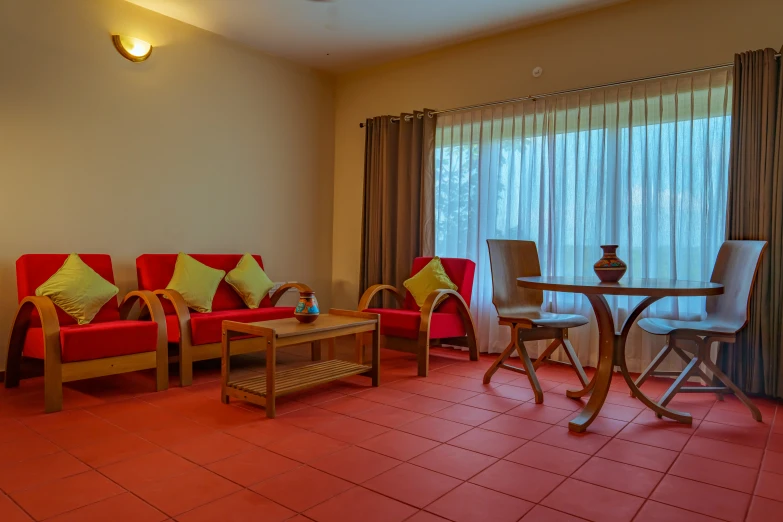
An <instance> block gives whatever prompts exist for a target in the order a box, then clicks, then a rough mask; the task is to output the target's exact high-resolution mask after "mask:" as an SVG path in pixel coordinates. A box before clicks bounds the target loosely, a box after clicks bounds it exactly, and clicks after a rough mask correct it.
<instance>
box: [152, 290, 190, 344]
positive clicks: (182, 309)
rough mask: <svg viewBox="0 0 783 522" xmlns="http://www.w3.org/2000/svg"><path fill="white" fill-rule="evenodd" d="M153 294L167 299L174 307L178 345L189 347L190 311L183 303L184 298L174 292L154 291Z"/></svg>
mask: <svg viewBox="0 0 783 522" xmlns="http://www.w3.org/2000/svg"><path fill="white" fill-rule="evenodd" d="M153 293H154V294H155V295H157V296H160V297H163V298H166V299H168V300H169V302H170V303H171V305H172V306H173V307H174V312H175V313H176V314H177V323H178V324H179V340H180V343H186V344H187V345H188V346H190V309H189V308H188V305H187V303H185V298H184V297H182V294H180V293H179V292H177V291H176V290H168V289H163V290H155V291H154V292H153ZM161 306H162V305H161Z"/></svg>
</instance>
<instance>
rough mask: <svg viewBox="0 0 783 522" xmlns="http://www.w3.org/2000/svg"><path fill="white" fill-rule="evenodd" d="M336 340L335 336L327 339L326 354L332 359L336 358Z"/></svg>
mask: <svg viewBox="0 0 783 522" xmlns="http://www.w3.org/2000/svg"><path fill="white" fill-rule="evenodd" d="M335 342H336V339H335V338H334V337H330V338H329V339H327V340H326V356H327V358H328V359H329V360H330V361H331V360H333V359H334V351H335Z"/></svg>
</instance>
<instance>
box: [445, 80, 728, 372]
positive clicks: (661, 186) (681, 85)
mask: <svg viewBox="0 0 783 522" xmlns="http://www.w3.org/2000/svg"><path fill="white" fill-rule="evenodd" d="M731 81H732V74H731V68H724V69H716V70H713V71H709V72H704V73H697V74H692V75H683V76H676V77H670V78H666V79H661V80H654V81H647V82H638V83H633V84H628V85H624V86H619V87H610V88H602V89H593V90H589V91H583V92H580V93H574V94H569V95H563V96H558V97H546V98H541V99H538V100H534V101H533V100H531V101H523V102H518V103H508V104H503V105H497V106H494V107H489V108H485V109H478V110H471V111H463V112H454V113H447V114H442V115H439V117H438V121H437V134H436V152H435V173H436V184H435V206H436V208H435V221H436V224H435V227H436V228H435V234H436V238H435V252H436V254H437V255H439V256H442V257H467V258H470V259H472V260H474V261H475V262H476V264H477V270H476V280H475V287H474V292H473V302H472V304H471V309H472V311H473V314H474V318H475V320H476V323H477V327H478V332H479V339H480V346H481V349H482V350H483V351H489V352H500V351H502V349H503V348H505V346H506V345H507V343H508V336H509V329H508V328H506V327H504V328H501V327H499V326H498V325H497V315H496V313H495V309H494V307H493V306H492V280H491V274H490V267H489V260H488V255H487V245H486V240H487V239H491V238H505V239H530V240H534V241H535V242H536V243H537V244H538V250H539V257H540V262H541V269H542V273H543V274H545V275H566V276H569V275H576V276H590V275H592V274H593V268H592V267H593V264H594V263H595V261H597V260H598V259H599V258H600V257H601V249H600V248H599V246H600V245H602V244H607V243H617V244H619V245H620V248H619V250H618V255H619V256H620V258H621V259H623V260H624V261H626V263H628V266H629V269H628V273H627V275H626V277H651V278H667V279H669V278H671V279H687V280H708V279H709V277H710V273H711V271H712V265H713V263H714V260H715V257H716V255H717V252H718V248H719V247H720V244H721V243H722V242H723V239H724V233H725V228H726V227H725V214H726V190H727V189H726V187H727V176H728V157H729V142H730V129H731V122H730V119H731V99H732V95H731V90H732V85H731ZM607 299H608V300H609V303H610V305H611V307H612V310H613V312H614V315H615V321H618V322H622V320H624V318H625V316H626V315H627V314H628V312H629V311H630V309H632V307H633V305H634V304H635V303H636V302H638V301H639V298H633V297H611V298H609V297H608V298H607ZM544 307H545V308H546V309H547V310H550V311H553V312H572V313H573V312H576V313H580V314H583V315H585V316H586V317H588V318H590V320H591V322H590V324H589V325H585V326H583V327H580V328H576V329H573V330H572V331H571V333H570V337H571V340H572V341H573V344H574V347H575V348H576V350H577V353H578V354H579V358H580V360H581V361H582V363H583V364H589V365H595V364H596V363H597V355H598V349H597V343H598V332H597V328H596V325H595V320H594V318H593V312H592V309H591V308H590V305H589V303H588V302H587V300H586V299H585V298H584V297H583V296H582V295H576V294H562V293H549V292H548V293H546V294H545V297H544ZM703 313H704V299H703V298H680V299H674V298H668V299H664V300H661V301H659V302H658V303H656V304H655V305H653V306H652V307H651V308H650V310H649V311H648V312H647V314H648V315H654V316H662V317H674V318H681V319H689V318H695V317H698V316H700V315H701V314H703ZM662 342H663V340H662V339H655V338H653V337H652V336H648V335H647V334H644V336H643V335H642V333H641V331H640V330H639V329H638V328H636V327H635V328H634V329H633V332H632V333H631V336H630V338H629V345H628V365H629V368H630V369H631V371H640V370H641V369H643V367H644V366H645V365H646V364H647V363H648V362H649V361H650V359H651V358H652V357H653V356H654V355H655V354H656V353H657V351H658V350H659V349H660V347H661V346H662ZM531 344H532V343H531ZM544 347H545V343H543V342H541V343H539V345H538V350H539V351H540V350H542V349H543V348H544ZM529 349H531V352H533V353H531V355H533V354H534V353H535V347H533V346H530V347H529ZM559 356H560V357H563V354H559ZM675 364H676V362H675Z"/></svg>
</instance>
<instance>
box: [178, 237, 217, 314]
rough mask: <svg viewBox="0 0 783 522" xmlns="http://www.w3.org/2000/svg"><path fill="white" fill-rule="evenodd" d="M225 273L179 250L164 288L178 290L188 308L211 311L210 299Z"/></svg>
mask: <svg viewBox="0 0 783 522" xmlns="http://www.w3.org/2000/svg"><path fill="white" fill-rule="evenodd" d="M225 275H226V273H225V272H224V271H223V270H218V269H216V268H212V267H209V266H207V265H205V264H204V263H201V262H199V261H196V260H195V259H193V258H192V257H190V256H189V255H187V254H185V253H183V252H180V253H179V254H178V255H177V264H176V265H174V275H172V276H171V281H169V284H168V285H166V290H176V291H177V292H179V293H180V294H181V295H182V298H183V299H184V300H185V303H186V304H187V305H188V307H189V308H192V309H194V310H196V311H197V312H203V313H209V312H211V311H212V299H214V298H215V292H217V289H218V285H219V284H220V282H221V281H222V280H223V276H225Z"/></svg>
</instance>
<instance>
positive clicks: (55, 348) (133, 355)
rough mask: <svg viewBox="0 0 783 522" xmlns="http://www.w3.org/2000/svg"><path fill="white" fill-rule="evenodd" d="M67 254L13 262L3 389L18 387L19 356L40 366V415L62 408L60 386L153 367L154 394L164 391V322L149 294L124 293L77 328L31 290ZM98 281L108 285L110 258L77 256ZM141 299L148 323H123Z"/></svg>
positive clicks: (111, 275)
mask: <svg viewBox="0 0 783 522" xmlns="http://www.w3.org/2000/svg"><path fill="white" fill-rule="evenodd" d="M67 257H68V255H67V254H27V255H23V256H22V257H20V258H19V259H18V260H17V261H16V287H17V294H18V297H19V308H18V310H17V312H16V317H15V318H14V323H13V327H12V331H11V337H10V341H9V346H8V356H7V357H8V359H7V365H6V375H5V386H6V387H7V388H11V387H15V386H18V385H19V380H20V378H21V375H20V372H21V369H20V365H21V360H22V356H24V357H29V358H32V359H41V360H43V361H44V375H45V377H44V379H45V385H44V387H45V391H44V395H45V402H46V411H47V412H53V411H60V410H61V409H62V400H63V395H62V383H63V382H68V381H74V380H80V379H86V378H90V377H99V376H105V375H114V374H117V373H124V372H130V371H135V370H143V369H149V368H155V369H156V370H157V389H158V390H164V389H166V388H167V387H168V346H167V343H166V321H165V317H164V314H163V308H162V306H161V304H160V301H159V299H158V298H157V297H156V296H155V295H154V294H153V293H152V292H144V291H134V292H130V293H129V294H128V295H126V296H125V298H124V299H123V302H122V305H119V304H118V302H117V298H116V297H113V298H112V299H110V300H109V302H107V303H106V304H105V305H104V306H103V308H101V309H100V311H99V312H98V314H97V315H96V316H95V317H94V318H93V320H92V321H91V322H90V324H85V325H79V324H77V323H76V320H75V319H74V318H73V317H71V316H70V315H68V314H67V313H65V312H64V311H63V310H62V309H60V308H59V307H57V306H56V305H55V304H54V303H53V302H52V300H51V299H50V298H48V297H38V296H36V295H35V290H36V289H37V288H38V287H39V286H40V285H41V284H43V283H44V282H46V280H47V279H49V278H50V277H51V276H52V275H53V274H54V273H55V272H57V270H59V269H60V267H61V266H62V265H63V263H64V262H65V260H66V258H67ZM79 257H80V258H81V259H82V261H84V263H86V264H87V265H88V266H89V267H90V268H92V269H93V270H95V271H96V272H97V273H98V274H99V275H100V276H101V277H103V278H104V279H106V280H107V281H109V282H110V283H112V284H114V273H113V270H112V264H111V257H109V256H108V255H107V254H79ZM139 299H141V300H142V301H143V302H144V305H145V306H146V308H147V310H148V313H147V315H148V316H150V317H151V319H152V320H151V321H149V320H144V321H135V320H125V318H126V317H127V316H128V314H129V312H130V311H131V308H132V307H133V304H134V303H135V302H136V301H137V300H139Z"/></svg>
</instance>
